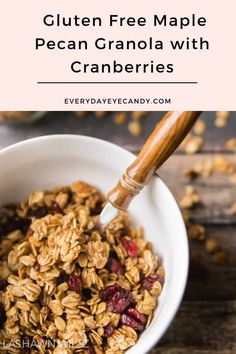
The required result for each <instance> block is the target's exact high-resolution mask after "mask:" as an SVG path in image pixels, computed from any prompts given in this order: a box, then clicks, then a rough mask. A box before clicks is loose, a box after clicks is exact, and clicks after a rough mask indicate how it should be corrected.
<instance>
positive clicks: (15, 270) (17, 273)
mask: <svg viewBox="0 0 236 354" xmlns="http://www.w3.org/2000/svg"><path fill="white" fill-rule="evenodd" d="M12 274H13V275H16V276H17V277H18V275H19V272H18V269H14V270H13V271H12Z"/></svg>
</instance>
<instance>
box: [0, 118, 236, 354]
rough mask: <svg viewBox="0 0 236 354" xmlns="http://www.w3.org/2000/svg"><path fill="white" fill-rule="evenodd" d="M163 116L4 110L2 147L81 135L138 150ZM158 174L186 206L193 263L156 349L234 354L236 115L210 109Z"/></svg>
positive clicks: (166, 352) (165, 352)
mask: <svg viewBox="0 0 236 354" xmlns="http://www.w3.org/2000/svg"><path fill="white" fill-rule="evenodd" d="M164 113H165V112H0V148H4V147H6V146H8V145H10V144H13V143H16V142H19V141H21V140H24V139H28V138H31V137H36V136H41V135H47V134H82V135H90V136H93V137H97V138H101V139H105V140H108V141H111V142H113V143H115V144H118V145H120V146H122V147H124V148H125V149H128V150H130V151H132V152H134V153H137V152H138V151H139V150H140V148H141V146H142V145H143V143H144V142H145V140H146V139H147V137H148V136H149V134H150V133H151V131H152V130H153V128H154V127H155V125H156V124H157V123H158V121H159V120H160V119H161V117H162V116H163V115H164ZM158 173H159V174H160V176H161V178H163V179H164V181H165V182H166V183H167V185H168V186H169V187H170V189H171V191H172V193H173V194H174V195H175V197H176V199H177V201H178V202H179V205H180V206H181V209H182V212H183V215H184V218H185V222H186V226H187V230H188V236H189V245H190V252H191V260H190V272H189V279H188V284H187V288H186V292H185V296H184V301H183V303H182V306H181V308H180V310H179V312H178V315H177V317H176V319H175V320H174V322H173V324H172V326H171V327H170V329H169V330H168V331H167V333H166V334H165V336H164V337H163V339H162V341H161V343H160V344H159V345H158V348H154V349H153V350H152V353H163V354H189V353H193V354H201V353H202V354H203V353H204V354H208V353H214V354H215V353H218V354H228V353H236V338H235V329H236V276H235V274H236V256H235V254H236V188H235V187H236V112H204V113H203V114H202V116H201V117H200V119H199V121H198V123H197V124H196V125H195V127H194V128H193V130H192V132H191V133H190V134H189V135H188V137H187V138H186V139H185V141H184V143H183V144H182V146H181V147H180V148H179V149H178V151H177V152H176V153H175V154H174V155H173V156H172V157H171V158H170V159H169V160H168V162H167V163H166V164H165V166H163V167H162V168H161V169H160V171H158ZM176 232H178V230H176Z"/></svg>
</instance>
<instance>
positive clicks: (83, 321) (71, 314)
mask: <svg viewBox="0 0 236 354" xmlns="http://www.w3.org/2000/svg"><path fill="white" fill-rule="evenodd" d="M104 203H105V200H104V198H103V196H102V195H101V194H100V193H99V192H98V191H97V189H96V188H95V187H93V186H91V185H88V184H86V183H84V182H76V183H73V184H72V185H71V186H69V187H61V188H54V189H53V190H52V191H39V192H34V193H31V194H30V196H29V198H28V200H27V201H25V202H20V203H18V204H14V205H13V204H12V205H8V206H5V207H3V208H2V211H1V214H0V215H1V216H0V240H1V241H0V339H1V340H0V352H1V353H42V354H43V353H50V354H51V353H53V354H64V353H65V354H71V353H107V354H111V353H123V352H124V351H125V350H126V349H128V348H129V347H130V346H132V345H134V344H135V343H136V341H137V340H138V337H139V335H140V333H141V332H142V331H143V330H144V329H145V328H146V327H147V326H148V325H149V324H150V322H151V320H152V316H153V311H154V310H155V308H156V306H157V296H159V295H160V293H161V291H162V287H163V282H164V269H163V267H162V266H160V264H159V261H158V258H157V255H155V254H154V253H153V252H152V248H151V245H150V243H149V242H148V241H146V240H144V238H143V230H142V228H134V227H133V226H132V224H131V223H130V220H129V218H128V215H127V214H126V213H124V212H122V213H121V214H120V215H119V216H118V217H117V218H116V220H114V221H113V222H112V223H111V224H110V225H108V227H107V228H106V229H105V230H103V231H101V230H100V229H99V228H98V227H97V226H96V225H97V221H98V215H99V213H100V211H101V210H102V207H103V205H104Z"/></svg>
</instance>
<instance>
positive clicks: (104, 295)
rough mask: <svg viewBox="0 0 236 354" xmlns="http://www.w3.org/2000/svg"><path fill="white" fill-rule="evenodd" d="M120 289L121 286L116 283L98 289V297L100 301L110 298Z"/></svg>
mask: <svg viewBox="0 0 236 354" xmlns="http://www.w3.org/2000/svg"><path fill="white" fill-rule="evenodd" d="M121 289H122V287H121V286H120V285H118V284H116V285H111V286H108V287H107V288H105V289H103V290H101V291H100V298H101V300H102V301H108V300H111V299H112V297H113V295H114V294H115V293H116V292H118V291H120V290H121Z"/></svg>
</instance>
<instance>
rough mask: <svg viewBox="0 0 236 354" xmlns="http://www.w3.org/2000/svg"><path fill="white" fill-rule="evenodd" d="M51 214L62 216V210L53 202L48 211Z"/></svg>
mask: <svg viewBox="0 0 236 354" xmlns="http://www.w3.org/2000/svg"><path fill="white" fill-rule="evenodd" d="M48 212H49V213H51V214H64V213H63V211H62V209H61V208H60V207H59V205H58V204H57V203H56V202H53V203H52V205H51V207H50V209H49V211H48Z"/></svg>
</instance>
